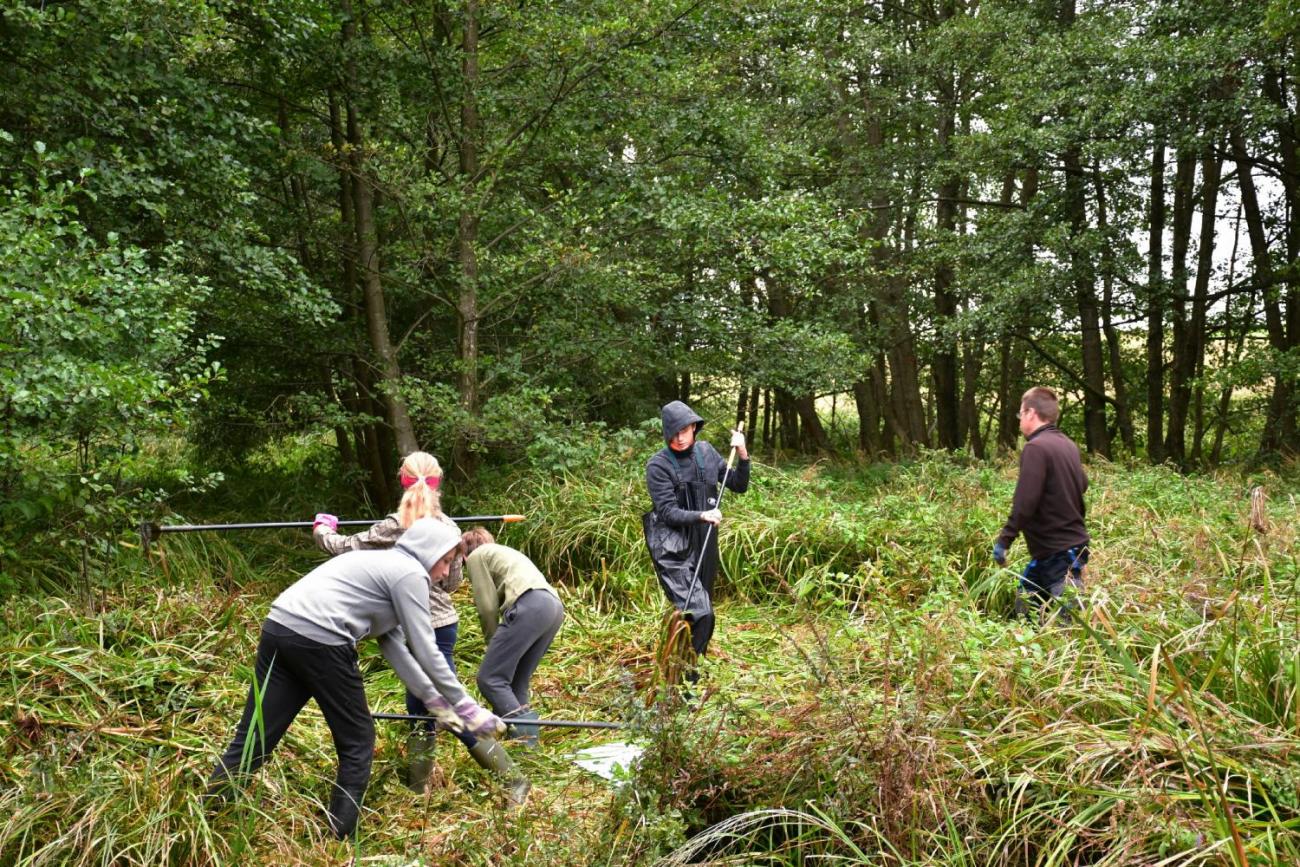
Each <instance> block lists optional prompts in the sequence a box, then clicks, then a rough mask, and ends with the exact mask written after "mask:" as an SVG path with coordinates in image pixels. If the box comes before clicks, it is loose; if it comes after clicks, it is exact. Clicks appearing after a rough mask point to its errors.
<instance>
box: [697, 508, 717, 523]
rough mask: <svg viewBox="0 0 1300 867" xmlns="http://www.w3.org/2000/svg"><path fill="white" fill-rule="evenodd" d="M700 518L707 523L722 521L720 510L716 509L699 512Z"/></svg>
mask: <svg viewBox="0 0 1300 867" xmlns="http://www.w3.org/2000/svg"><path fill="white" fill-rule="evenodd" d="M700 520H701V521H704V522H705V523H708V524H715V525H716V524H720V523H722V512H721V511H720V510H718V509H709V510H708V511H707V512H700Z"/></svg>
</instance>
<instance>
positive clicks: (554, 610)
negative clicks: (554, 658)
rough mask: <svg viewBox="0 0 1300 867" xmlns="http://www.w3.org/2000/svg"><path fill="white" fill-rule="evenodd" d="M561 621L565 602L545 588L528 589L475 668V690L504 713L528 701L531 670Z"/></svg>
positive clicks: (504, 619)
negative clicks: (476, 677)
mask: <svg viewBox="0 0 1300 867" xmlns="http://www.w3.org/2000/svg"><path fill="white" fill-rule="evenodd" d="M563 622H564V605H563V604H561V602H560V600H559V598H558V597H556V595H555V594H554V593H551V592H550V591H548V590H528V591H525V592H524V594H523V595H522V596H520V597H519V598H518V599H517V600H515V604H514V605H512V606H510V608H509V610H507V611H506V613H505V616H504V617H502V618H501V623H500V624H499V625H498V626H497V631H496V633H495V634H494V635H493V636H492V640H491V641H490V642H488V648H487V652H486V653H485V654H483V662H482V664H480V665H479V668H478V690H479V692H480V693H482V694H483V697H484V698H486V699H487V700H488V702H489V703H490V704H491V705H492V710H493V712H494V713H496V715H497V716H500V717H504V716H506V715H507V714H511V713H514V712H515V711H517V710H519V708H520V707H521V706H523V705H526V704H528V692H529V686H530V683H531V681H532V679H533V672H535V671H537V665H538V663H540V662H541V661H542V655H543V654H545V653H546V650H547V648H549V647H550V646H551V641H552V640H553V639H554V638H555V633H557V632H559V631H560V624H561V623H563Z"/></svg>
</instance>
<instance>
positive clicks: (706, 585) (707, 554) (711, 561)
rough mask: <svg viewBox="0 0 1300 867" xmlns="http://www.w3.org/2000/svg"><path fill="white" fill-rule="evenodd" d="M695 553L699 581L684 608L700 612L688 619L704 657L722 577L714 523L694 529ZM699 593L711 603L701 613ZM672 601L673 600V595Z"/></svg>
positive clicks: (698, 525) (692, 529)
mask: <svg viewBox="0 0 1300 867" xmlns="http://www.w3.org/2000/svg"><path fill="white" fill-rule="evenodd" d="M710 508H711V507H710ZM691 550H692V552H698V553H697V554H696V555H695V556H696V557H698V558H699V578H698V580H697V582H696V584H697V586H696V587H695V590H694V592H693V593H691V596H692V599H691V600H690V601H688V602H687V603H686V604H685V605H684V606H683V609H682V610H684V611H687V612H697V611H698V612H699V613H691V614H690V615H689V616H688V617H687V620H688V621H689V622H690V624H691V647H693V648H695V652H696V653H697V654H698V655H700V656H703V655H704V654H705V652H706V651H708V649H709V641H710V639H712V638H713V625H714V622H715V618H714V615H713V582H714V580H715V579H716V578H717V577H718V528H717V527H714V526H712V525H711V524H697V525H695V526H694V527H691ZM666 589H667V588H665V590H666ZM696 593H703V594H704V598H705V600H706V602H707V604H706V605H705V606H704V609H705V610H703V611H700V606H699V605H697V604H695V599H694V595H695V594H696ZM669 598H670V599H671V596H670V597H669Z"/></svg>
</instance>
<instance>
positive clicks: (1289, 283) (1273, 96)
mask: <svg viewBox="0 0 1300 867" xmlns="http://www.w3.org/2000/svg"><path fill="white" fill-rule="evenodd" d="M1284 88H1285V85H1284V81H1283V78H1282V76H1281V74H1280V73H1278V72H1276V71H1269V72H1266V73H1265V75H1264V93H1265V95H1266V96H1267V97H1268V98H1269V100H1270V101H1271V102H1272V103H1273V104H1274V106H1275V107H1276V109H1277V112H1278V122H1277V124H1276V126H1275V129H1276V131H1277V136H1278V143H1279V156H1280V158H1281V159H1280V161H1281V163H1282V171H1281V172H1280V173H1279V176H1280V179H1281V181H1282V187H1283V190H1284V191H1285V193H1286V201H1287V209H1286V213H1287V223H1286V262H1287V267H1286V269H1285V270H1284V272H1283V273H1284V275H1285V277H1284V285H1285V286H1286V289H1285V291H1275V290H1274V287H1273V286H1272V285H1271V283H1272V280H1273V279H1275V276H1274V275H1273V274H1272V270H1271V269H1270V271H1269V275H1270V284H1269V285H1267V286H1266V287H1265V288H1264V293H1263V298H1264V310H1265V323H1266V327H1267V328H1268V333H1269V345H1270V348H1272V349H1273V351H1274V353H1275V354H1276V355H1280V354H1282V353H1288V352H1290V351H1291V350H1292V349H1294V348H1295V346H1296V344H1297V341H1300V321H1298V320H1300V298H1297V292H1296V279H1295V277H1294V270H1295V262H1296V258H1297V256H1300V142H1298V141H1297V138H1298V136H1297V132H1296V116H1295V115H1294V114H1293V113H1292V111H1291V105H1292V104H1293V102H1292V99H1291V98H1290V97H1289V95H1288V94H1287V93H1286V92H1285V89H1284ZM1241 151H1242V154H1243V155H1244V153H1245V146H1244V144H1243V145H1242V148H1241ZM1243 174H1248V172H1247V170H1246V169H1243ZM1250 184H1251V186H1252V192H1253V184H1254V181H1253V180H1251V181H1250ZM1242 193H1243V201H1244V198H1245V196H1244V194H1245V189H1244V188H1243V190H1242ZM1258 209H1259V208H1258V197H1256V201H1255V210H1256V212H1258ZM1250 211H1251V208H1250V205H1247V206H1246V215H1247V226H1249V225H1250V224H1251V219H1250ZM1251 247H1252V250H1253V249H1254V248H1255V238H1254V235H1253V232H1252V237H1251ZM1256 273H1257V274H1259V273H1260V272H1259V261H1258V259H1257V260H1256ZM1280 367H1281V369H1277V368H1275V369H1274V371H1273V392H1272V394H1271V395H1270V397H1269V403H1268V417H1267V418H1266V420H1265V422H1264V434H1263V436H1262V437H1261V438H1260V451H1261V452H1264V453H1270V452H1272V453H1278V454H1294V453H1295V452H1296V451H1297V450H1300V425H1297V420H1296V406H1295V398H1296V378H1295V376H1294V375H1293V374H1291V373H1289V372H1287V371H1286V369H1285V366H1284V365H1282V366H1280Z"/></svg>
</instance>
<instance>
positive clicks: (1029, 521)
mask: <svg viewBox="0 0 1300 867" xmlns="http://www.w3.org/2000/svg"><path fill="white" fill-rule="evenodd" d="M1060 413H1061V408H1060V403H1059V401H1058V400H1057V397H1056V392H1054V391H1052V390H1051V389H1050V388H1044V387H1042V386H1037V387H1035V388H1031V389H1029V391H1027V392H1025V395H1024V397H1022V398H1021V399H1020V413H1019V415H1020V432H1021V433H1022V434H1024V436H1025V447H1024V449H1023V450H1022V451H1021V452H1020V478H1019V479H1017V481H1016V493H1015V496H1014V497H1013V498H1012V500H1011V516H1010V517H1009V518H1007V523H1006V525H1005V526H1004V527H1003V528H1002V532H1001V533H999V534H998V537H997V540H996V541H995V542H994V543H993V559H994V560H995V561H996V562H997V564H998V565H999V566H1005V565H1006V564H1007V549H1008V548H1010V547H1011V543H1012V542H1014V541H1015V539H1016V536H1017V535H1019V534H1021V533H1023V534H1024V536H1025V544H1026V545H1027V546H1028V547H1029V556H1030V557H1031V558H1032V559H1031V560H1030V561H1029V565H1028V566H1026V567H1025V571H1024V573H1023V575H1022V576H1021V578H1020V592H1019V593H1018V594H1017V597H1016V612H1017V613H1018V614H1023V615H1025V616H1028V615H1029V614H1030V612H1031V610H1032V611H1035V612H1036V611H1038V610H1039V609H1040V608H1041V607H1042V605H1043V604H1044V603H1046V602H1048V601H1051V600H1053V599H1060V598H1061V596H1062V595H1063V594H1064V593H1065V591H1066V588H1067V587H1071V588H1073V589H1074V592H1076V593H1077V592H1079V591H1080V590H1082V589H1083V571H1084V566H1086V565H1087V563H1088V542H1089V539H1088V531H1087V529H1086V528H1085V527H1084V524H1083V516H1084V504H1083V494H1084V492H1085V491H1086V490H1088V477H1087V475H1086V474H1085V473H1084V471H1083V464H1082V462H1080V460H1079V447H1078V446H1076V445H1075V444H1074V442H1073V441H1072V440H1071V439H1070V438H1069V437H1067V436H1066V435H1065V434H1063V433H1061V431H1059V430H1058V429H1057V428H1056V420H1057V419H1058V418H1059V417H1060ZM1070 607H1071V605H1070V603H1069V600H1067V605H1066V609H1065V612H1064V613H1065V616H1067V617H1068V616H1069V609H1070Z"/></svg>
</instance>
